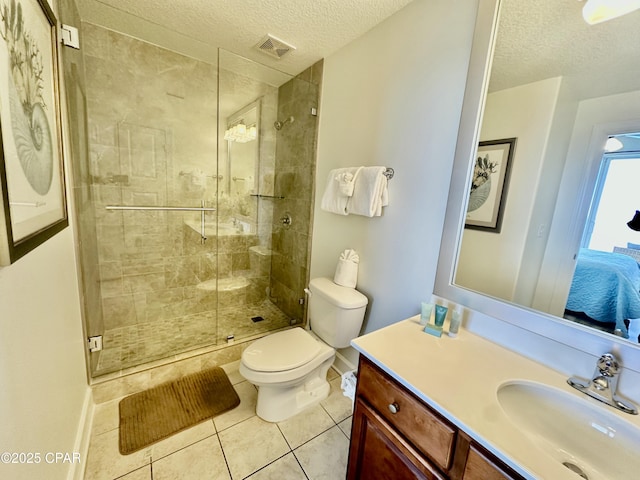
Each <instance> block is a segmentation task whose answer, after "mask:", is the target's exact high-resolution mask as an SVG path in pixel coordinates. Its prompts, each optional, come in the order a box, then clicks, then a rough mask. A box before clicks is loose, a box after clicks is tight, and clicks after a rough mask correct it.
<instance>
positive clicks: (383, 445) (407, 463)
mask: <svg viewBox="0 0 640 480" xmlns="http://www.w3.org/2000/svg"><path fill="white" fill-rule="evenodd" d="M351 435H352V436H351V447H350V450H349V466H348V469H347V479H350V480H360V479H367V480H369V479H372V480H378V479H380V480H383V479H389V480H405V479H406V480H414V479H427V480H446V477H445V476H444V475H442V474H441V473H440V472H439V471H438V470H437V469H436V468H435V467H433V466H432V465H430V464H429V462H428V461H427V460H426V459H425V458H424V457H422V456H421V455H420V454H419V453H418V452H416V451H415V450H414V449H413V447H411V445H410V444H409V443H407V442H406V441H405V440H404V439H403V438H402V437H401V436H400V435H399V434H398V433H397V432H396V430H395V429H394V428H393V427H392V426H390V425H389V424H388V423H387V422H386V421H385V420H384V419H383V418H382V417H380V416H379V415H378V414H377V413H376V412H375V411H374V410H373V409H372V408H370V407H369V406H368V405H367V404H366V403H365V402H363V401H362V400H361V399H359V398H358V399H357V400H356V405H355V411H354V414H353V429H352V433H351Z"/></svg>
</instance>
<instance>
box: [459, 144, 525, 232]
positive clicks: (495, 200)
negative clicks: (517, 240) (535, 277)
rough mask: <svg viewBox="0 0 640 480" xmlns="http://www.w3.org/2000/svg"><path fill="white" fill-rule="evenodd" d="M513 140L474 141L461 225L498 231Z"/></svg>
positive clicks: (513, 148) (511, 161)
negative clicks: (468, 189)
mask: <svg viewBox="0 0 640 480" xmlns="http://www.w3.org/2000/svg"><path fill="white" fill-rule="evenodd" d="M516 140H517V139H516V138H505V139H500V140H490V141H484V142H480V143H479V144H478V150H477V154H476V157H475V158H476V161H475V163H474V170H473V175H472V181H471V186H470V191H469V202H468V204H467V215H466V219H465V228H470V229H475V230H484V231H487V232H492V233H500V230H501V228H502V218H503V214H504V208H505V204H506V200H507V191H508V189H509V178H510V174H511V167H512V163H513V155H514V151H515V147H516Z"/></svg>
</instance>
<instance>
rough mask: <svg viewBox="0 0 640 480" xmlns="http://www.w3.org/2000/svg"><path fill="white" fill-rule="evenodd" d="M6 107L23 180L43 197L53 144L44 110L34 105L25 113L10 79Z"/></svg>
mask: <svg viewBox="0 0 640 480" xmlns="http://www.w3.org/2000/svg"><path fill="white" fill-rule="evenodd" d="M9 77H11V75H9ZM9 103H10V109H11V126H12V128H13V140H14V142H15V144H16V151H17V152H18V160H19V161H20V166H21V167H22V171H23V172H24V176H25V177H26V179H27V181H28V182H29V185H31V188H33V189H34V190H35V191H36V192H37V193H39V194H40V195H46V194H47V193H48V192H49V189H50V188H51V181H52V180H53V143H52V139H51V129H50V128H49V122H48V120H47V117H46V115H45V112H44V109H43V108H42V105H41V104H39V103H35V104H33V105H31V111H30V112H29V111H25V109H24V108H23V107H22V105H21V104H20V100H19V99H18V94H17V92H16V87H15V85H14V82H13V79H12V78H9Z"/></svg>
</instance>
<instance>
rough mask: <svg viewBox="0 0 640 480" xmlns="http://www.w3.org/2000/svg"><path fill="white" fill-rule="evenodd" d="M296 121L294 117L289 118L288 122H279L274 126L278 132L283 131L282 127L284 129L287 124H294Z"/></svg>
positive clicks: (274, 123)
mask: <svg viewBox="0 0 640 480" xmlns="http://www.w3.org/2000/svg"><path fill="white" fill-rule="evenodd" d="M294 121H295V118H293V117H289V118H287V119H286V120H282V121H280V120H278V121H277V122H273V126H274V127H275V129H276V130H281V129H282V127H284V126H285V125H286V124H287V123H293V122H294Z"/></svg>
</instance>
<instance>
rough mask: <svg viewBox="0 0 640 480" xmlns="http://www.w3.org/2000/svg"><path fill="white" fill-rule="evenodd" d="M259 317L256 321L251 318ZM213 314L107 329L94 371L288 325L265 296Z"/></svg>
mask: <svg viewBox="0 0 640 480" xmlns="http://www.w3.org/2000/svg"><path fill="white" fill-rule="evenodd" d="M258 316H260V317H262V318H263V320H262V321H260V322H254V321H253V320H251V319H252V318H253V317H258ZM217 317H218V319H219V320H218V322H217V325H216V314H215V313H201V314H194V315H186V316H183V317H178V318H171V319H162V320H156V321H154V322H146V323H139V324H135V325H129V326H125V327H119V328H113V329H111V330H107V331H106V332H105V333H104V336H103V350H102V352H100V359H99V360H98V366H97V368H96V371H95V374H97V375H102V374H105V373H110V372H115V371H118V370H122V369H125V368H129V367H135V366H138V365H140V364H143V363H148V362H152V361H154V360H160V359H162V358H167V357H171V356H173V355H177V354H180V353H184V352H187V351H189V350H193V349H196V348H200V347H204V346H208V345H222V344H225V343H226V342H227V335H231V334H233V335H234V336H235V338H236V339H241V338H243V337H248V336H250V335H257V334H260V333H264V332H268V331H271V330H275V329H278V328H282V327H287V326H289V325H290V322H289V317H288V316H287V315H285V314H284V313H283V312H282V311H281V310H280V309H279V308H278V307H276V306H275V305H274V304H273V303H272V302H270V301H269V300H268V299H267V300H263V301H262V302H260V303H254V304H246V305H242V306H233V307H227V308H221V309H220V310H219V311H218V315H217Z"/></svg>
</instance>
